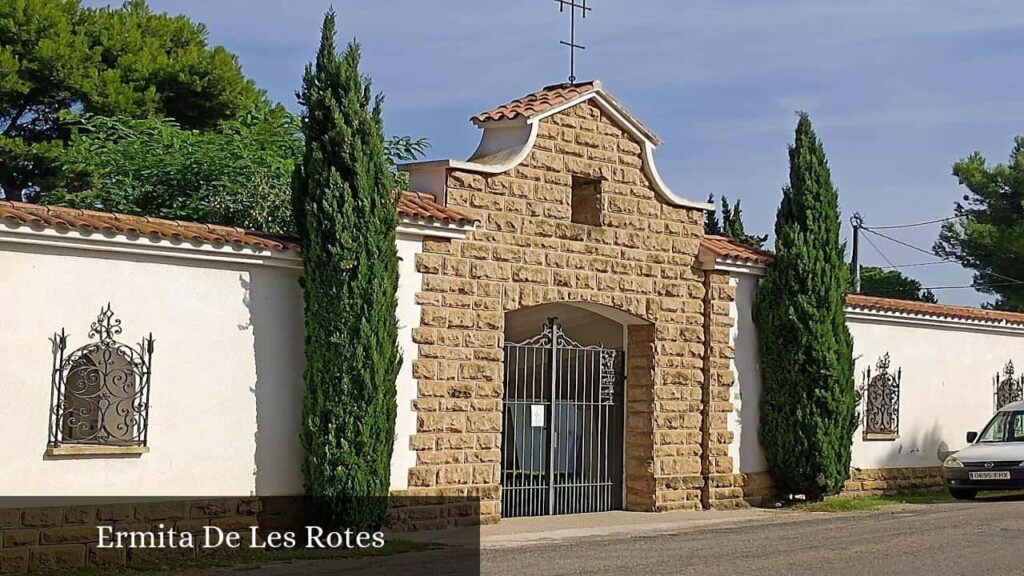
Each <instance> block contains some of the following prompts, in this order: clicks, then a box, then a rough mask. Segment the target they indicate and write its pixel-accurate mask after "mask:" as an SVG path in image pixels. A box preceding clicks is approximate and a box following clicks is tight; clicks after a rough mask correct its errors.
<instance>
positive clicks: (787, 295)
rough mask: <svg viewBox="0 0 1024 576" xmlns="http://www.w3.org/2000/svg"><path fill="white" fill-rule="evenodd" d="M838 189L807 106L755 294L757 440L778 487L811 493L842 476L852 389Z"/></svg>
mask: <svg viewBox="0 0 1024 576" xmlns="http://www.w3.org/2000/svg"><path fill="white" fill-rule="evenodd" d="M839 232H840V218H839V195H838V192H837V190H836V189H835V187H833V186H832V179H831V175H830V173H829V168H828V163H827V161H826V159H825V151H824V149H823V148H822V145H821V142H820V141H819V140H818V138H817V136H816V135H815V134H814V130H813V129H812V128H811V121H810V119H809V118H808V117H807V115H806V114H803V113H801V114H800V120H799V122H798V123H797V127H796V141H795V143H794V144H793V145H792V146H790V147H789V185H788V186H787V187H786V188H785V189H784V190H783V196H782V203H781V204H780V205H779V210H778V214H777V216H776V220H775V263H774V265H773V266H772V267H771V268H770V269H769V271H768V274H767V275H766V276H765V277H764V278H762V279H761V281H760V283H759V285H758V287H757V292H756V295H755V298H754V321H755V323H756V325H757V328H758V331H759V334H760V335H759V338H758V342H759V348H760V352H761V362H762V366H763V367H764V369H763V377H762V378H763V389H762V392H761V429H760V436H761V444H762V446H763V447H764V452H765V457H766V459H767V461H768V467H769V471H770V472H771V474H772V478H773V479H774V480H775V483H776V485H777V486H778V487H779V488H780V489H781V491H782V492H784V493H793V494H804V495H806V496H807V497H808V498H811V499H818V498H821V497H822V496H825V495H828V494H834V493H836V492H838V491H839V490H840V489H841V488H842V486H843V482H845V481H846V480H847V479H848V477H849V471H850V451H851V446H852V442H853V432H854V430H855V429H856V427H857V403H858V394H857V391H856V388H855V386H854V382H853V356H852V347H853V340H852V338H851V337H850V332H849V330H847V328H846V319H845V315H844V313H843V305H844V301H845V294H846V290H847V288H848V286H849V268H848V266H847V265H846V263H845V262H844V254H845V249H846V245H845V243H844V242H842V241H840V239H839Z"/></svg>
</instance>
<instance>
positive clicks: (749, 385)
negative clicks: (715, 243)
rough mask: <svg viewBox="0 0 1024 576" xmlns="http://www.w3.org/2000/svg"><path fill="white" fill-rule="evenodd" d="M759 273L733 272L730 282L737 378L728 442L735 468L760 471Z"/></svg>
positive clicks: (731, 332) (762, 461)
mask: <svg viewBox="0 0 1024 576" xmlns="http://www.w3.org/2000/svg"><path fill="white" fill-rule="evenodd" d="M757 279H758V277H757V276H755V275H753V274H741V273H734V274H732V276H731V277H730V278H729V283H730V284H731V285H732V286H733V287H735V288H736V300H735V301H733V303H732V304H731V306H730V309H729V313H730V315H731V316H732V320H733V323H732V324H733V325H732V329H731V331H730V336H731V341H732V344H733V347H734V349H735V351H736V355H735V357H734V358H733V361H732V368H733V374H734V376H735V380H734V381H733V385H732V394H731V396H732V403H733V411H732V413H730V414H729V420H728V426H729V430H731V431H732V433H733V441H732V444H730V445H729V456H731V457H732V462H733V471H734V472H743V473H748V472H760V471H762V470H765V469H766V468H767V465H766V463H765V460H764V454H763V453H762V451H761V442H760V440H759V439H758V427H759V425H760V422H761V416H760V400H761V358H760V355H759V354H758V350H757V327H756V326H754V320H753V317H752V315H751V314H752V310H753V305H754V288H756V287H757Z"/></svg>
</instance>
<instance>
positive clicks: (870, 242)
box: [864, 236, 896, 268]
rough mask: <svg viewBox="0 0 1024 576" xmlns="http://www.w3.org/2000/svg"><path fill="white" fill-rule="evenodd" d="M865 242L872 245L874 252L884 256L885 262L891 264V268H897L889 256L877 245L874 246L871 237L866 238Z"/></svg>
mask: <svg viewBox="0 0 1024 576" xmlns="http://www.w3.org/2000/svg"><path fill="white" fill-rule="evenodd" d="M864 240H866V241H867V243H868V244H870V245H871V248H874V251H876V252H878V253H879V255H880V256H882V259H883V260H885V261H886V262H888V263H889V266H890V268H896V264H894V263H893V261H892V260H890V259H889V256H887V255H885V253H883V252H882V250H881V249H880V248H879V247H878V246H877V245H876V244H874V242H872V241H871V238H870V237H868V236H865V237H864Z"/></svg>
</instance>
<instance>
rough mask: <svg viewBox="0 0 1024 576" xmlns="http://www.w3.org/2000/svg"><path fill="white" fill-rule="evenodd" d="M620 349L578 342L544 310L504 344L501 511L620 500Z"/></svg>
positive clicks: (579, 507)
mask: <svg viewBox="0 0 1024 576" xmlns="http://www.w3.org/2000/svg"><path fill="white" fill-rule="evenodd" d="M623 380H624V379H623V352H622V351H621V350H615V349H611V348H605V347H602V346H581V345H579V344H577V343H576V342H573V341H572V340H570V339H569V338H568V337H566V335H565V334H564V333H563V332H562V329H561V327H560V325H559V323H558V319H557V318H548V321H547V323H545V324H544V328H543V330H542V331H541V333H540V334H539V335H537V336H535V337H533V338H531V339H529V340H527V341H525V342H521V343H518V344H516V343H506V344H505V411H504V422H503V424H504V426H503V428H502V430H503V432H502V446H501V449H502V456H501V462H502V492H501V494H502V496H501V499H502V515H503V516H505V517H513V516H543V515H549V514H577V513H581V512H601V511H605V510H615V509H621V508H622V442H623V439H622V425H623V415H622V414H623V410H622V407H623V388H624V386H623Z"/></svg>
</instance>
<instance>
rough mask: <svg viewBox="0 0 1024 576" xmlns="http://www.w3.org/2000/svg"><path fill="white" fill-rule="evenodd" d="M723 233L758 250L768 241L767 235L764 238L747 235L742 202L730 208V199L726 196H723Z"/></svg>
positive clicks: (737, 202)
mask: <svg viewBox="0 0 1024 576" xmlns="http://www.w3.org/2000/svg"><path fill="white" fill-rule="evenodd" d="M722 233H723V234H725V235H726V236H728V237H729V238H732V239H733V240H735V241H737V242H739V243H740V244H745V245H747V246H750V247H751V248H757V249H758V250H760V249H761V248H762V247H763V246H764V243H765V242H767V241H768V235H767V234H765V235H764V236H755V235H752V234H747V231H746V229H745V227H744V226H743V209H742V208H740V201H739V200H737V201H736V203H735V204H733V205H732V206H731V207H730V206H729V199H728V198H726V197H725V196H722Z"/></svg>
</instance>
